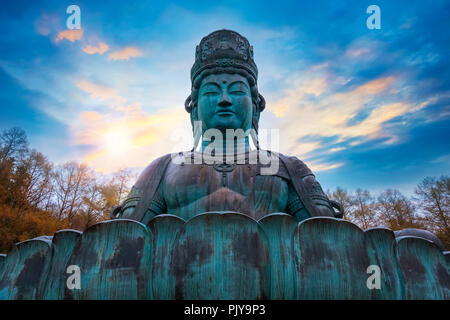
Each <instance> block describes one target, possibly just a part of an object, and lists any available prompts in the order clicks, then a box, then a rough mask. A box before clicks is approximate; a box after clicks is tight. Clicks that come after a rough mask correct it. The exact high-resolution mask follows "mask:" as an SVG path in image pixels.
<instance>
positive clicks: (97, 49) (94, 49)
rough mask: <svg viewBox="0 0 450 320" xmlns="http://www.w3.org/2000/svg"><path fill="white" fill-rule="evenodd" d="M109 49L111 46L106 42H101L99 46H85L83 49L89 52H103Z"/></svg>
mask: <svg viewBox="0 0 450 320" xmlns="http://www.w3.org/2000/svg"><path fill="white" fill-rule="evenodd" d="M108 49H109V46H108V45H107V44H106V43H104V42H100V43H99V44H98V46H97V47H94V46H85V47H84V48H83V51H84V52H86V53H87V54H96V53H98V54H103V53H105V52H106V51H108Z"/></svg>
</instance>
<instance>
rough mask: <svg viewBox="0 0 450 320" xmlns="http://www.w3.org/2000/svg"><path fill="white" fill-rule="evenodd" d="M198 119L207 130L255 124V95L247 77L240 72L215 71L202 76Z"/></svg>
mask: <svg viewBox="0 0 450 320" xmlns="http://www.w3.org/2000/svg"><path fill="white" fill-rule="evenodd" d="M197 106H198V120H200V121H202V123H203V124H202V126H203V130H207V129H218V130H221V131H222V132H225V130H226V129H234V130H236V129H239V128H240V129H243V130H244V131H246V130H248V129H250V128H251V124H252V97H251V91H250V86H249V84H248V81H247V79H246V78H245V77H243V76H241V75H239V74H228V73H221V74H211V75H209V76H207V77H205V78H204V79H203V80H202V83H201V85H200V90H199V94H198V102H197Z"/></svg>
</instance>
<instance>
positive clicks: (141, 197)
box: [112, 30, 342, 224]
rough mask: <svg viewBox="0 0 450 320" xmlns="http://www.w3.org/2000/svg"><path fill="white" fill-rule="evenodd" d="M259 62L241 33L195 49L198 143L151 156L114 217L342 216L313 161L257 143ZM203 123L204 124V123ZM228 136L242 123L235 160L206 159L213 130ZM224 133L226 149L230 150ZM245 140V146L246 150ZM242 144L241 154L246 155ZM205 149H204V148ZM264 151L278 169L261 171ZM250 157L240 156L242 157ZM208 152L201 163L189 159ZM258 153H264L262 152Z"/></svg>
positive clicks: (223, 33)
mask: <svg viewBox="0 0 450 320" xmlns="http://www.w3.org/2000/svg"><path fill="white" fill-rule="evenodd" d="M257 77H258V69H257V67H256V64H255V62H254V60H253V47H252V46H250V44H249V42H248V40H247V39H246V38H244V37H243V36H241V35H240V34H238V33H236V32H234V31H230V30H219V31H215V32H213V33H211V34H209V35H208V36H206V37H204V38H203V39H202V40H201V42H200V44H199V45H198V46H197V48H196V55H195V63H194V65H193V67H192V69H191V81H192V91H191V95H190V96H189V97H188V99H187V100H186V104H185V108H186V111H187V112H189V113H190V116H191V122H192V126H193V134H194V139H195V141H196V144H198V143H199V144H200V146H199V147H200V148H199V149H200V150H199V151H198V150H197V151H196V150H195V149H196V147H197V145H196V146H194V148H193V149H192V150H191V151H190V152H188V153H186V152H185V153H183V154H180V155H172V156H169V155H166V156H164V157H162V158H160V159H157V160H155V161H154V162H152V163H151V164H150V165H149V166H148V167H147V168H146V169H145V170H144V172H143V173H142V174H141V176H140V177H139V179H138V181H137V182H136V184H135V185H134V187H133V189H132V191H131V192H130V194H129V196H128V198H127V199H126V200H125V201H124V203H123V204H122V206H121V207H120V208H118V209H116V210H115V211H114V212H113V215H112V217H113V218H128V219H133V220H136V221H139V222H143V223H144V224H147V223H148V222H149V221H150V220H151V219H152V218H153V217H155V216H156V215H159V214H166V213H169V214H173V215H176V216H178V217H181V218H183V219H190V218H192V217H193V216H194V215H196V214H198V213H201V212H210V211H234V212H239V213H243V214H245V215H248V216H249V217H251V218H253V219H260V218H262V217H264V216H266V215H268V214H271V213H280V212H283V213H288V214H290V215H292V216H294V217H295V218H296V220H297V221H302V220H304V219H306V218H309V217H313V216H328V217H342V212H339V211H338V212H335V210H334V209H333V207H336V208H337V209H338V210H340V206H339V204H337V203H334V202H331V201H330V200H329V199H328V198H327V196H326V195H325V193H324V192H323V190H322V188H321V186H320V184H319V183H318V182H317V180H316V179H315V177H314V175H313V173H312V172H311V171H310V170H309V169H308V167H307V166H306V165H305V164H304V163H303V162H302V161H300V160H298V159H297V158H295V157H286V156H284V155H282V154H275V153H271V152H270V151H264V150H260V149H259V147H257V148H256V149H253V150H252V149H251V147H250V142H249V141H250V139H251V138H250V137H251V130H253V132H254V133H255V135H254V138H256V139H255V140H256V145H257V146H258V141H257V135H256V133H257V131H258V121H259V116H260V113H261V112H262V111H263V110H264V108H265V100H264V98H263V97H262V95H261V94H259V92H258V88H257ZM196 124H199V125H198V126H197V125H196ZM211 129H215V130H217V132H220V133H222V134H223V135H226V133H227V130H230V129H232V130H239V129H242V130H243V132H245V133H246V136H245V137H241V138H239V137H238V138H236V139H235V138H233V141H232V142H233V143H235V146H234V147H233V148H232V149H231V152H232V159H235V161H231V162H230V161H222V162H213V163H211V162H207V161H204V159H203V157H202V154H204V152H206V151H207V150H208V148H209V147H210V146H211V141H210V139H208V137H207V135H208V130H211ZM230 141H231V140H230V138H229V137H227V136H225V138H224V139H223V141H222V143H219V144H218V145H219V148H223V150H215V151H214V152H218V151H223V153H224V154H225V153H226V152H228V154H227V155H229V154H230V149H226V143H227V142H228V143H229V142H230ZM239 147H240V148H241V149H239ZM240 150H241V151H242V154H239V152H240ZM197 153H198V154H197ZM261 153H265V156H266V157H272V158H271V159H275V160H276V163H277V166H278V170H276V171H274V172H273V174H270V175H267V174H262V173H261V163H260V162H258V161H257V162H256V163H255V162H251V161H250V159H252V156H255V157H256V154H258V155H259V154H261ZM240 155H241V156H242V157H245V159H246V161H244V162H243V163H242V162H239V161H237V159H238V157H239V156H240ZM197 156H198V157H199V158H200V159H201V161H200V162H195V163H192V162H191V161H182V158H183V157H184V158H186V159H194V158H196V157H197ZM258 159H259V158H258Z"/></svg>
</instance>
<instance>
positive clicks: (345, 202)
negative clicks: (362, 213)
mask: <svg viewBox="0 0 450 320" xmlns="http://www.w3.org/2000/svg"><path fill="white" fill-rule="evenodd" d="M328 197H329V198H330V199H332V200H334V201H337V202H339V203H340V204H341V206H342V209H343V211H344V219H347V220H348V219H349V218H348V216H349V215H350V216H351V215H352V207H353V200H352V196H351V194H349V193H348V192H347V190H345V189H342V188H341V187H337V188H336V190H335V191H333V192H332V193H330V192H328Z"/></svg>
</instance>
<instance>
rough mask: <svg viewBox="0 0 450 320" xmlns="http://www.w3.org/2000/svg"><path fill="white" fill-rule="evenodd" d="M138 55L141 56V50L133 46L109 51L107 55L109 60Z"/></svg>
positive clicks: (125, 58)
mask: <svg viewBox="0 0 450 320" xmlns="http://www.w3.org/2000/svg"><path fill="white" fill-rule="evenodd" d="M139 56H142V51H141V50H139V49H137V48H133V47H127V48H125V49H122V50H117V51H114V52H111V53H110V54H109V56H108V57H109V59H111V60H129V59H130V58H133V57H139Z"/></svg>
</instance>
